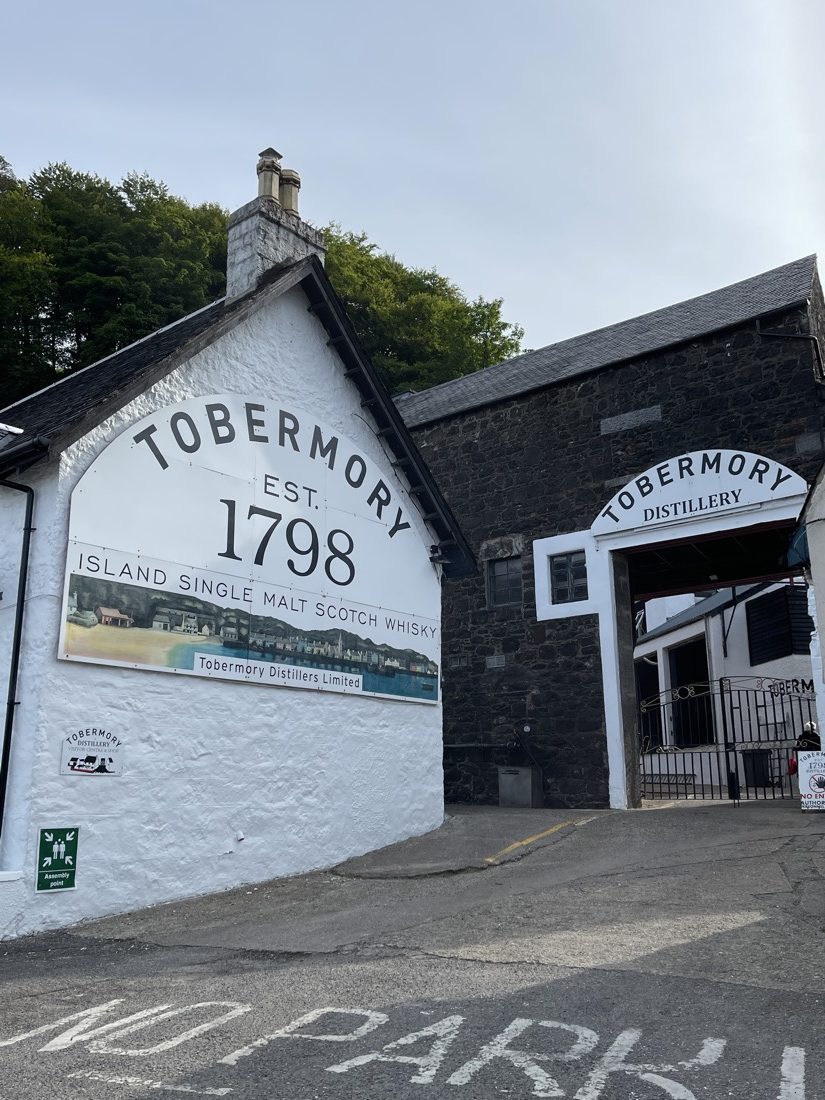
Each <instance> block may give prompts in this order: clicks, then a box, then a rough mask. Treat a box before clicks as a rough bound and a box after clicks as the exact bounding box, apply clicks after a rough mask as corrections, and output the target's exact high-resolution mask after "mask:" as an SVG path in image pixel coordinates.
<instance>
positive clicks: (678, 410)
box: [415, 286, 823, 806]
mask: <svg viewBox="0 0 825 1100" xmlns="http://www.w3.org/2000/svg"><path fill="white" fill-rule="evenodd" d="M822 316H823V310H822V296H821V292H820V291H819V288H818V286H817V287H816V288H815V294H814V300H813V302H812V306H811V309H810V312H809V310H808V309H807V308H798V309H793V310H789V311H786V312H785V313H783V314H781V315H778V316H777V315H775V316H771V317H768V318H764V319H763V327H764V328H766V329H770V330H771V331H780V332H781V331H786V332H787V333H789V334H795V335H799V334H803V333H807V332H810V331H813V332H818V331H819V326H818V318H820V317H822ZM818 391H819V387H818V386H817V385H816V383H815V378H814V348H813V345H812V343H811V342H810V341H808V340H799V339H793V338H790V339H781V338H776V337H770V338H768V337H762V336H760V334H759V332H758V329H757V325H756V322H755V321H752V322H749V323H746V324H743V325H741V326H738V327H736V328H733V329H729V330H726V331H723V332H717V333H714V334H711V335H709V336H707V337H706V338H703V339H701V340H696V341H694V342H692V343H690V344H685V345H680V346H676V347H673V348H671V349H668V350H665V351H662V352H659V353H657V354H653V355H649V356H646V357H644V358H641V359H638V360H635V361H632V362H629V363H624V364H620V365H618V366H615V367H608V368H603V369H601V370H599V371H597V372H593V373H590V374H587V375H583V376H579V377H576V378H572V379H569V380H567V381H564V382H562V383H559V384H557V385H554V386H550V387H548V388H545V389H543V390H539V391H536V392H534V393H530V394H525V395H522V396H519V397H516V398H513V399H511V400H507V401H503V402H501V403H499V404H496V405H492V406H488V407H485V408H479V409H475V410H471V411H469V412H466V413H462V414H459V415H458V416H455V417H451V418H447V419H444V420H441V421H439V422H437V423H433V424H429V425H424V426H422V427H420V428H417V429H415V436H416V441H417V443H418V445H419V446H420V448H421V450H422V452H423V454H424V456H425V458H426V460H427V461H428V463H429V464H430V468H431V469H432V470H433V472H434V474H435V476H436V478H437V480H438V482H439V484H440V486H441V488H442V489H443V491H444V492H445V494H446V496H447V499H448V501H449V503H450V505H451V506H452V508H453V510H454V511H455V513H456V516H457V518H458V520H459V522H460V524H461V525H462V527H463V530H464V532H465V534H466V536H467V537H468V540H469V541H470V543H471V545H472V546H473V549H474V550H475V551H476V552H477V553H478V556H479V559H480V565H481V569H480V572H479V574H478V576H476V577H470V578H467V579H465V580H461V581H456V582H450V583H448V584H447V585H446V586H445V590H444V677H445V686H444V700H445V772H446V776H447V797H448V799H452V800H461V801H466V800H470V801H476V802H495V801H496V800H497V785H496V772H495V767H496V763H497V762H499V761H500V760H501V758H502V754H503V753H504V746H505V745H506V743H507V741H508V739H509V738H510V736H511V733H512V730H513V728H521V727H523V725H525V724H526V725H529V726H530V727H531V729H530V733H529V735H527V737H528V740H529V742H530V747H531V750H532V752H533V754H534V756H535V757H536V759H537V760H538V762H539V763H540V764H541V765H542V767H543V769H544V794H545V801H546V804H547V805H551V806H600V805H606V804H607V760H606V752H605V734H604V714H603V704H602V684H601V667H600V654H599V642H598V628H597V621H596V617H595V616H584V617H579V618H572V619H566V620H560V621H554V622H547V623H538V622H537V621H536V614H535V599H534V588H533V562H532V555H531V545H532V541H533V540H534V539H537V538H542V537H545V536H549V535H556V534H562V533H565V532H568V531H577V530H583V529H587V528H589V527H590V524H591V523H592V522H593V519H594V518H595V516H596V515H597V513H598V511H599V509H600V508H601V507H602V506H603V505H604V504H605V503H606V502H607V501H608V500H609V498H610V497H611V496H612V495H613V494H614V493H615V491H616V490H617V488H619V487H620V486H621V485H623V484H625V483H626V482H627V481H629V480H630V479H631V478H632V477H633V476H634V475H637V474H639V473H641V472H642V471H644V470H646V469H648V468H649V467H650V466H652V465H654V464H655V463H657V462H661V461H663V460H665V459H667V458H670V457H672V456H675V455H679V454H682V453H684V452H687V451H693V450H699V449H702V448H706V447H731V448H735V449H742V450H748V451H753V452H756V453H759V454H763V455H765V456H767V457H768V458H773V459H775V460H777V461H779V462H781V463H783V464H785V465H786V466H789V467H790V468H791V469H793V470H795V471H797V472H798V473H799V474H801V475H802V476H803V477H804V478H806V479H807V480H808V481H810V480H812V479H813V477H814V475H815V474H816V472H817V470H818V469H819V466H820V464H821V462H822V459H823V446H822V404H821V396H820V393H819V392H818ZM507 545H510V546H511V547H515V546H522V547H523V558H522V561H523V579H524V595H523V602H522V606H520V607H515V608H506V609H497V610H490V609H488V607H487V593H486V585H485V574H486V561H487V560H488V559H489V558H491V557H502V556H507V555H506V546H507ZM502 548H505V549H502ZM490 658H493V660H492V661H491V660H490ZM502 662H503V664H502ZM488 665H492V667H488ZM505 758H506V757H505Z"/></svg>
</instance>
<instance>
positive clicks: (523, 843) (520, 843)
mask: <svg viewBox="0 0 825 1100" xmlns="http://www.w3.org/2000/svg"><path fill="white" fill-rule="evenodd" d="M575 824H576V822H575V821H560V822H559V824H558V825H551V826H550V828H549V829H545V830H544V832H543V833H534V835H533V836H528V837H526V838H525V839H524V840H517V841H515V843H514V844H508V845H507V847H506V848H502V849H501V851H500V852H496V854H495V855H494V856H487V857H486V858H485V860H484V862H485V863H496V862H497V861H498V860H499V859H501V857H502V856H508V855H509V854H510V853H511V852H515V851H516V850H517V849H518V848H526V847H527V846H528V845H529V844H535V843H536V841H537V840H544V838H545V837H546V836H551V835H552V834H553V833H557V832H558V831H559V829H566V828H567V826H568V825H575Z"/></svg>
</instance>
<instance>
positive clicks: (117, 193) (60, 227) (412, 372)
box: [0, 157, 523, 408]
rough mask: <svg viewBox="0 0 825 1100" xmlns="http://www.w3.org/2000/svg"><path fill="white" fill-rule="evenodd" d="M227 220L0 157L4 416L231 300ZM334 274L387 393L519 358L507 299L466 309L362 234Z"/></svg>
mask: <svg viewBox="0 0 825 1100" xmlns="http://www.w3.org/2000/svg"><path fill="white" fill-rule="evenodd" d="M226 220H227V213H226V211H225V210H223V209H222V208H221V207H220V206H218V205H217V204H214V203H203V204H200V205H192V204H190V203H187V202H186V201H185V200H183V199H180V198H177V197H176V196H174V195H171V194H170V193H169V191H168V189H167V187H166V186H165V184H163V183H158V182H156V181H155V180H152V179H150V178H149V177H148V176H146V175H141V174H138V173H132V174H130V175H128V176H126V178H125V179H123V180H122V181H121V182H120V183H119V184H113V183H111V182H110V181H109V180H106V179H103V178H102V177H100V176H97V175H93V174H88V173H84V172H77V171H75V170H74V169H73V168H71V167H69V165H67V164H49V165H48V166H47V167H46V168H44V169H42V170H41V171H39V172H35V173H34V174H33V175H32V176H31V178H30V179H29V180H18V179H17V178H16V176H15V174H14V172H13V170H12V167H11V165H10V164H9V162H8V161H7V160H6V159H5V158H3V157H0V408H2V407H3V406H5V405H7V404H9V403H11V402H12V401H15V400H17V399H18V398H20V397H22V396H25V395H26V394H28V393H31V392H33V391H35V390H37V389H40V388H41V387H43V386H46V385H49V384H50V383H51V382H53V381H55V380H56V379H57V378H58V377H60V376H61V375H62V374H64V373H65V372H67V371H71V370H77V369H79V368H81V367H85V366H87V365H88V364H89V363H92V362H94V361H95V360H97V359H100V358H102V357H103V356H105V355H108V354H110V353H111V352H113V351H116V350H117V349H118V348H120V347H123V346H125V345H126V344H129V343H131V342H132V341H134V340H137V339H140V337H142V336H146V335H148V334H149V333H150V332H153V331H154V330H155V329H157V328H160V327H162V326H163V325H166V324H169V323H171V322H172V321H175V320H177V319H178V318H180V317H183V316H185V315H186V314H187V313H191V312H192V311H193V310H196V309H199V308H201V307H202V306H204V305H207V304H208V303H209V302H211V301H214V300H215V299H216V298H219V297H220V296H221V294H223V292H224V285H225V270H226ZM326 233H327V242H328V248H329V251H328V254H327V272H328V274H329V276H330V279H331V281H332V283H333V286H334V287H335V289H336V291H337V292H338V294H339V295H340V297H341V298H342V299H343V301H344V304H345V305H346V307H347V309H348V311H349V313H350V316H351V318H352V321H353V324H354V326H355V329H356V331H357V333H358V335H359V337H360V339H361V341H362V343H363V344H364V346H365V348H366V350H367V352H368V353H369V354H370V356H371V357H372V359H373V362H374V363H375V365H376V367H377V368H378V370H379V372H380V373H381V375H382V377H383V378H384V381H385V382H386V383H387V384H388V386H389V387H390V388H391V389H392V390H395V391H400V390H405V389H423V388H425V387H426V386H430V385H434V384H435V383H438V382H444V381H447V380H448V379H450V378H456V377H458V376H459V375H462V374H467V373H469V372H471V371H474V370H478V369H479V368H480V367H484V366H488V365H489V364H490V363H495V362H500V361H501V360H504V359H507V358H508V357H510V356H512V355H514V354H516V353H517V352H518V351H519V350H520V344H521V337H522V334H523V333H522V329H521V328H519V326H517V325H512V324H508V323H507V322H505V321H504V320H503V319H502V317H501V300H500V299H494V300H492V301H485V300H484V299H482V298H478V299H476V300H475V301H468V300H467V299H466V298H465V296H464V295H463V294H462V293H461V291H460V290H459V289H458V287H456V286H455V285H454V284H453V283H451V282H450V281H449V280H448V279H446V278H445V277H444V276H443V275H440V274H439V273H438V272H437V271H435V270H431V271H425V270H422V269H416V268H408V267H405V266H404V264H402V263H400V262H399V261H398V260H396V259H395V257H393V256H388V255H384V254H382V253H380V252H379V250H378V248H377V246H376V245H375V244H373V243H372V242H370V241H369V240H368V238H367V237H366V235H365V234H363V233H361V234H355V233H347V232H343V231H342V230H341V229H340V228H339V227H338V226H330V227H328V229H327V230H326Z"/></svg>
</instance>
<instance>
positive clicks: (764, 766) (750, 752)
mask: <svg viewBox="0 0 825 1100" xmlns="http://www.w3.org/2000/svg"><path fill="white" fill-rule="evenodd" d="M742 763H743V765H744V767H745V786H746V787H770V786H771V750H770V749H743V750H742Z"/></svg>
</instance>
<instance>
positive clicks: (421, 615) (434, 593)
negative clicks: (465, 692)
mask: <svg viewBox="0 0 825 1100" xmlns="http://www.w3.org/2000/svg"><path fill="white" fill-rule="evenodd" d="M387 466H389V463H387ZM412 507H414V506H413V505H412V504H411V502H410V498H409V496H408V495H407V494H406V492H405V491H404V489H403V487H402V485H401V482H400V481H399V479H398V478H397V477H396V476H394V475H393V474H392V473H391V472H388V471H387V470H384V469H382V468H380V467H379V466H378V465H377V464H376V463H375V462H374V461H373V460H372V459H371V458H368V457H367V456H366V455H364V454H363V453H362V450H361V448H360V447H359V446H358V444H356V443H354V442H353V441H352V440H349V439H347V438H346V437H344V436H343V435H342V434H341V433H340V432H336V431H334V430H333V429H331V428H329V427H328V426H326V425H325V424H323V423H321V422H319V421H318V420H317V419H316V418H315V417H313V416H312V415H311V414H308V413H305V412H303V411H302V410H301V409H300V408H297V407H295V406H294V405H292V404H289V405H288V406H283V407H282V406H280V405H279V404H277V403H275V402H270V401H263V400H261V399H259V398H254V397H243V396H240V395H237V394H224V395H221V396H215V397H199V398H190V399H189V400H186V401H182V402H180V403H178V404H176V405H173V406H170V407H168V408H166V409H163V410H161V411H160V412H158V413H155V414H153V415H152V416H149V417H146V418H145V419H144V420H142V421H140V422H138V423H137V424H135V425H133V426H132V427H130V428H129V429H127V430H126V431H125V432H123V434H122V435H120V436H119V437H118V438H117V439H115V440H114V441H113V442H112V443H110V444H109V446H108V447H107V448H106V449H105V450H104V451H103V452H102V453H101V454H100V455H99V456H98V458H97V459H96V460H95V462H94V463H93V464H92V465H91V466H90V468H89V469H88V471H87V472H86V473H85V474H84V476H83V477H82V478H81V480H80V482H79V483H78V485H77V487H76V488H75V490H74V492H73V494H72V507H71V520H70V526H69V549H68V558H67V567H66V585H65V596H64V616H63V618H64V625H63V632H62V637H61V642H60V653H59V656H60V657H62V658H66V659H69V660H80V661H91V662H94V663H102V664H118V665H127V666H129V667H141V668H151V669H158V670H162V671H168V672H176V673H179V674H180V673H184V674H186V673H188V674H190V675H196V676H210V677H216V678H222V679H231V680H246V681H250V682H252V683H256V684H268V685H273V686H286V687H298V688H309V689H316V690H322V691H323V690H327V691H337V692H343V693H354V694H365V695H375V696H381V697H395V698H403V699H410V700H416V701H420V702H436V701H437V698H438V661H439V652H440V645H439V643H440V639H439V627H438V624H439V612H440V585H439V580H438V577H437V575H436V571H435V568H434V566H433V565H432V563H431V562H430V560H429V554H428V549H427V546H426V544H425V542H424V541H422V539H421V537H420V535H419V534H418V533H417V531H416V530H415V527H414V525H413V523H412V517H411V514H410V513H411V508H412Z"/></svg>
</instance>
